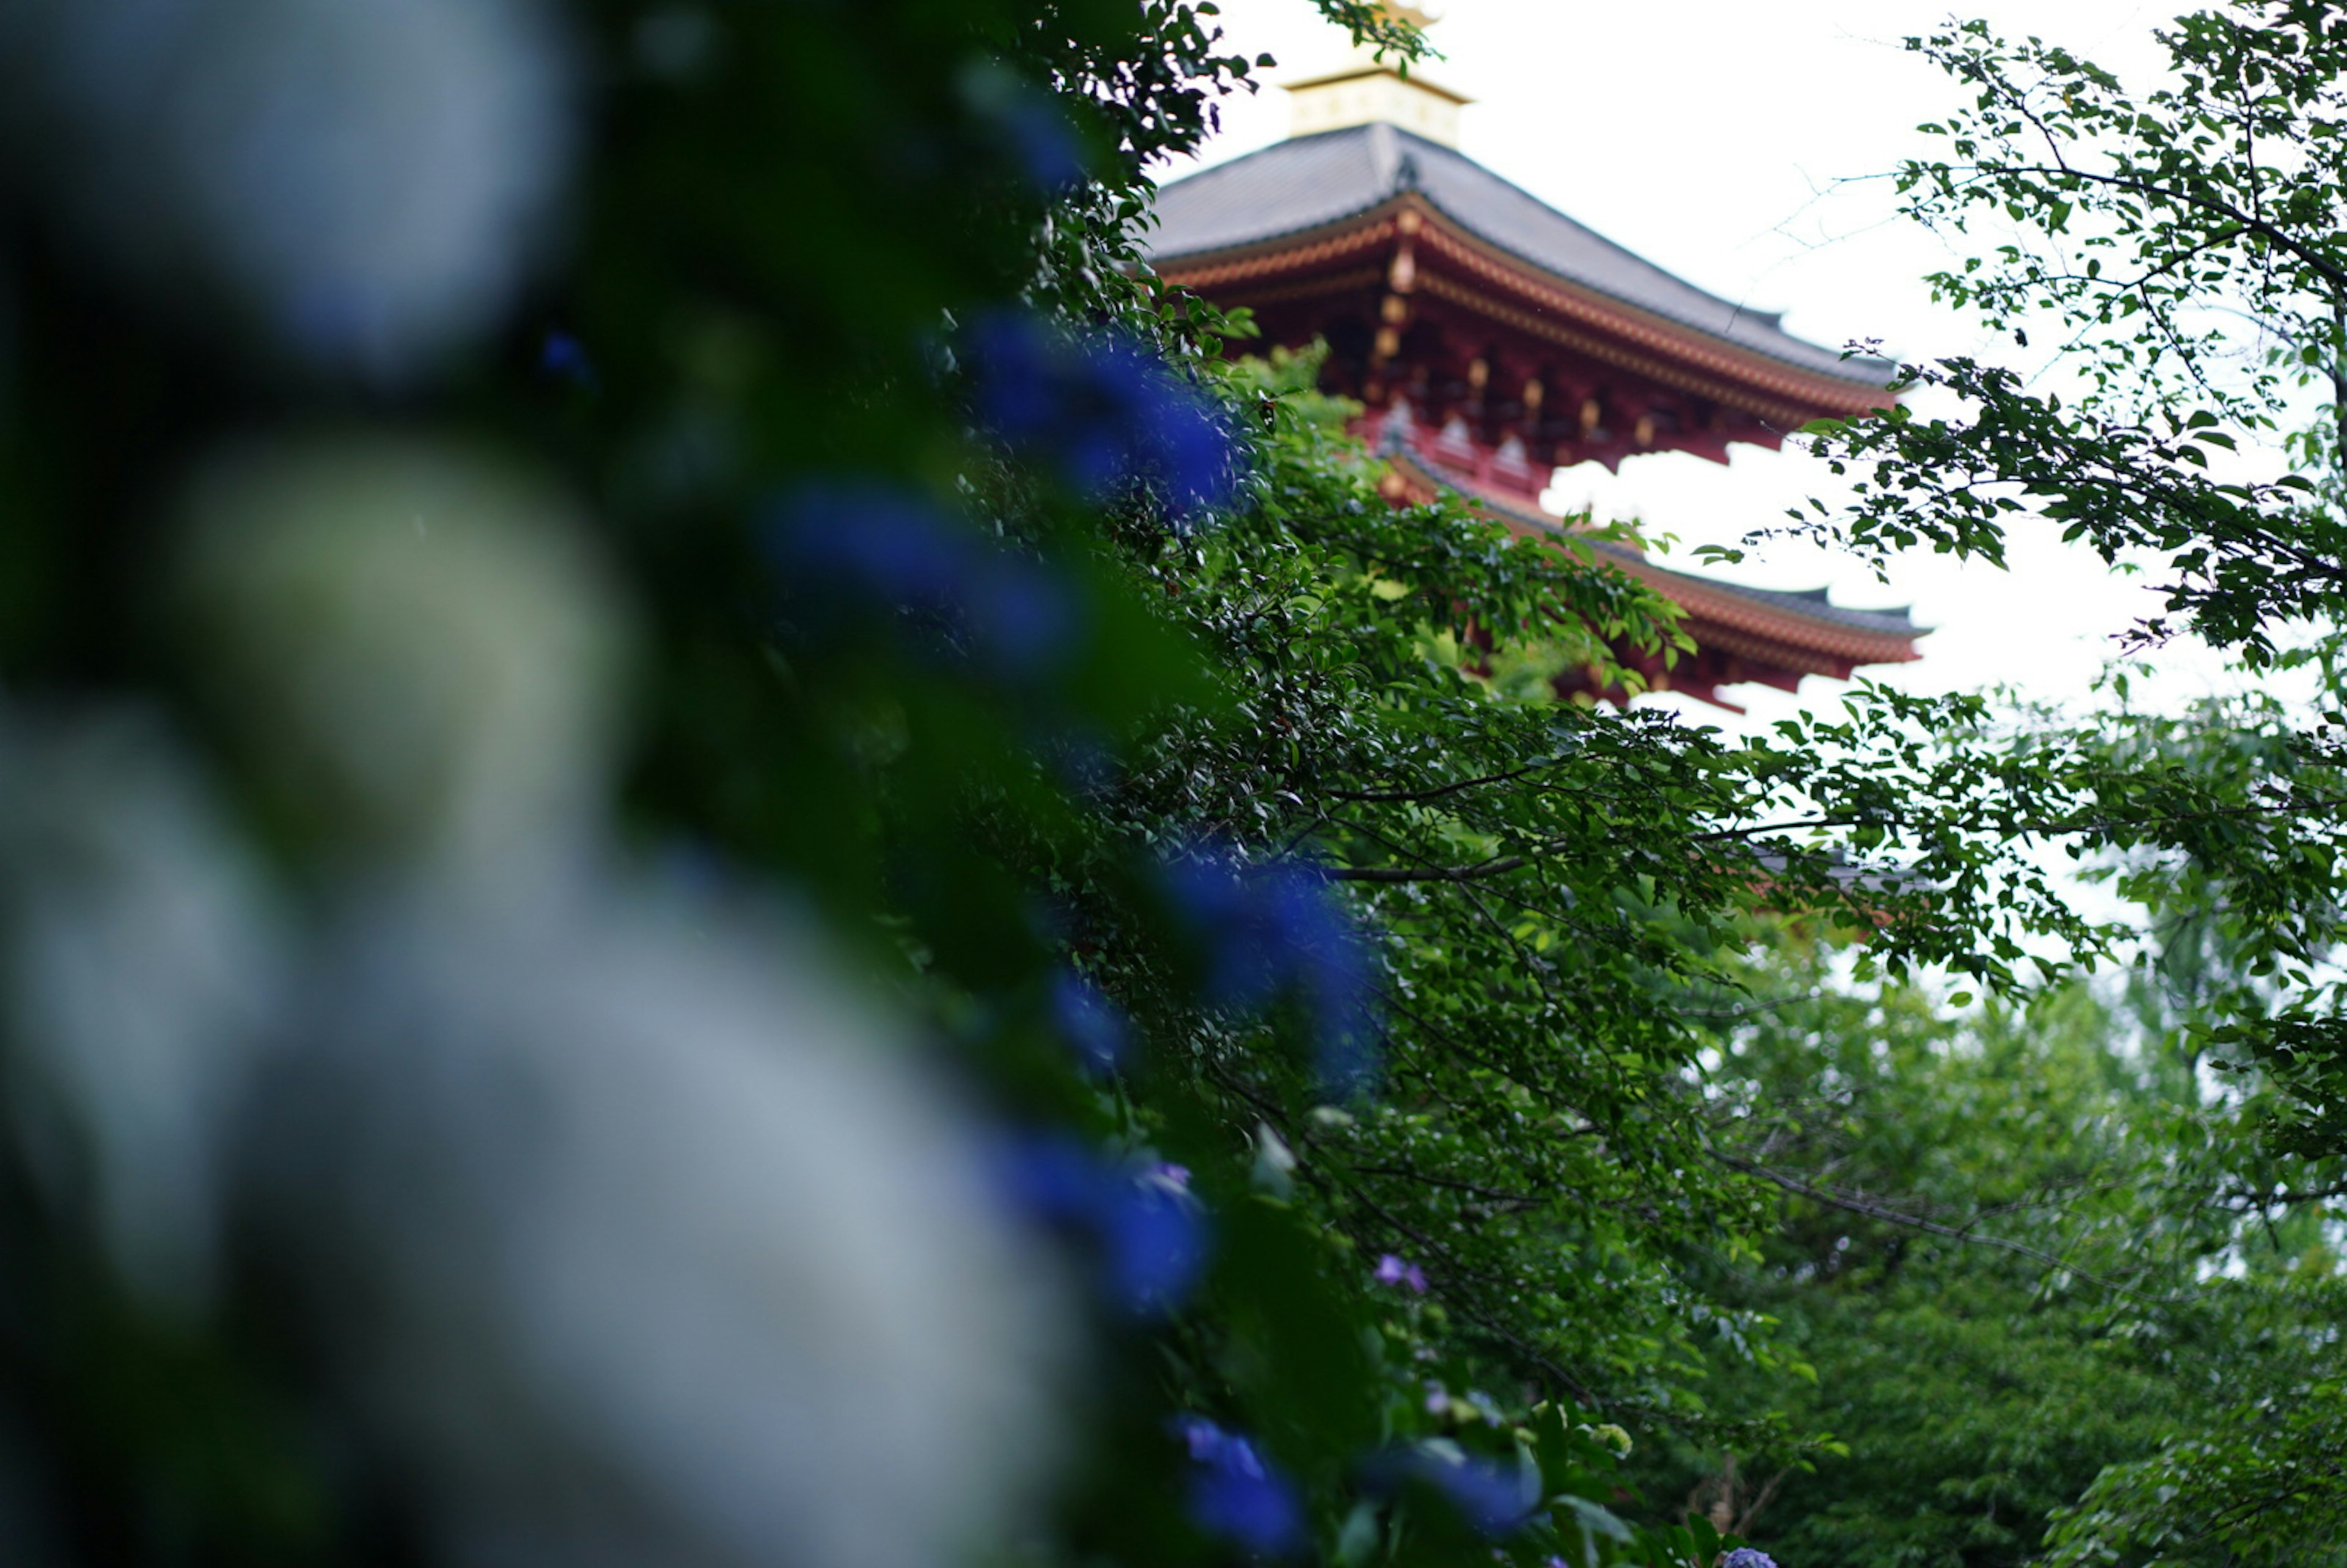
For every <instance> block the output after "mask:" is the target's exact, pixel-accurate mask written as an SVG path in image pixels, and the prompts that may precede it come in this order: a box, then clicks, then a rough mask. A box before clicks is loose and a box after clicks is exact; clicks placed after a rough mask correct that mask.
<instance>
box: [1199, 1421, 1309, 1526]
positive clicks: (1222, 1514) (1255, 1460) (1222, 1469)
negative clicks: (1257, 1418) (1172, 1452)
mask: <svg viewBox="0 0 2347 1568" xmlns="http://www.w3.org/2000/svg"><path fill="white" fill-rule="evenodd" d="M1173 1431H1174V1436H1176V1437H1177V1438H1179V1439H1180V1440H1182V1442H1183V1445H1184V1447H1185V1448H1186V1449H1187V1450H1189V1454H1190V1460H1191V1462H1192V1464H1193V1465H1194V1466H1195V1467H1196V1468H1195V1470H1194V1471H1193V1473H1192V1477H1191V1482H1190V1517H1191V1520H1192V1521H1193V1522H1194V1523H1195V1524H1196V1525H1197V1526H1198V1528H1199V1529H1201V1530H1203V1531H1204V1532H1206V1533H1208V1534H1209V1535H1215V1536H1219V1537H1221V1538H1222V1539H1224V1540H1225V1541H1229V1542H1234V1543H1235V1544H1236V1545H1239V1546H1241V1547H1244V1548H1245V1549H1246V1550H1247V1551H1249V1552H1254V1553H1263V1554H1266V1555H1274V1554H1279V1553H1288V1552H1293V1551H1295V1550H1296V1548H1297V1547H1298V1546H1301V1545H1302V1544H1303V1543H1304V1507H1303V1503H1302V1501H1301V1500H1300V1499H1298V1497H1297V1496H1296V1489H1295V1488H1294V1487H1293V1486H1292V1485H1290V1484H1289V1483H1288V1481H1287V1479H1286V1477H1285V1476H1283V1475H1281V1474H1280V1473H1279V1472H1278V1471H1277V1470H1276V1469H1275V1468H1274V1467H1272V1466H1271V1465H1270V1464H1268V1463H1266V1461H1265V1460H1264V1459H1263V1456H1262V1455H1260V1454H1258V1453H1257V1452H1256V1451H1255V1445H1254V1444H1253V1443H1251V1442H1249V1441H1248V1440H1246V1439H1245V1438H1242V1437H1238V1436H1236V1435H1235V1434H1233V1433H1230V1432H1226V1431H1225V1430H1223V1429H1222V1428H1220V1427H1218V1426H1216V1425H1215V1424H1214V1422H1212V1421H1210V1420H1207V1419H1205V1418H1204V1417H1203V1416H1184V1417H1182V1418H1180V1419H1177V1420H1176V1421H1175V1422H1174V1423H1173Z"/></svg>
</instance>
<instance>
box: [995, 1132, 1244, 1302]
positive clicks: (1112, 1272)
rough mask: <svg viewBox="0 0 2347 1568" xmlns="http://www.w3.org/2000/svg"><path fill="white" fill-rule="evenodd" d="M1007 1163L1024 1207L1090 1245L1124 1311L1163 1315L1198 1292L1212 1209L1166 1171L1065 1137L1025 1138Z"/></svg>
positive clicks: (1105, 1284) (1007, 1171) (1102, 1275)
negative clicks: (1109, 1156)
mask: <svg viewBox="0 0 2347 1568" xmlns="http://www.w3.org/2000/svg"><path fill="white" fill-rule="evenodd" d="M1185 1174H1186V1173H1185ZM1005 1177H1006V1181H1007V1184H1008V1185H1009V1187H1010V1194H1011V1196H1012V1198H1013V1199H1014V1201H1015V1202H1016V1203H1017V1204H1019V1206H1020V1207H1021V1208H1023V1209H1025V1210H1026V1211H1027V1212H1028V1213H1030V1214H1033V1215H1034V1216H1035V1217H1036V1218H1038V1219H1040V1220H1042V1221H1044V1222H1045V1223H1046V1224H1050V1225H1059V1226H1061V1227H1064V1228H1066V1229H1068V1230H1071V1231H1073V1232H1075V1233H1077V1234H1078V1235H1081V1237H1082V1238H1083V1239H1084V1240H1085V1241H1086V1242H1087V1243H1088V1244H1089V1245H1090V1247H1091V1249H1092V1252H1093V1254H1094V1255H1096V1257H1097V1259H1098V1266H1099V1270H1100V1282H1101V1286H1102V1290H1103V1291H1104V1292H1105V1293H1106V1294H1107V1296H1108V1297H1109V1299H1110V1300H1112V1301H1113V1302H1114V1303H1115V1304H1116V1305H1117V1306H1118V1307H1121V1308H1122V1310H1124V1311H1126V1312H1129V1313H1132V1314H1133V1315H1135V1316H1137V1317H1158V1316H1162V1315H1163V1314H1164V1313H1167V1312H1171V1311H1172V1310H1173V1309H1174V1308H1175V1307H1179V1306H1180V1305H1181V1304H1182V1302H1183V1301H1184V1299H1185V1298H1186V1297H1187V1296H1189V1294H1190V1293H1191V1291H1193V1290H1194V1289H1195V1288H1196V1287H1197V1284H1198V1280H1199V1278H1200V1277H1201V1276H1203V1275H1204V1273H1205V1268H1206V1260H1207V1256H1208V1250H1209V1249H1208V1245H1207V1243H1208V1237H1207V1233H1206V1216H1205V1211H1204V1209H1203V1208H1202V1207H1201V1206H1200V1205H1199V1204H1198V1201H1197V1199H1195V1198H1194V1197H1192V1196H1191V1195H1190V1194H1189V1193H1188V1191H1187V1190H1186V1189H1185V1188H1184V1185H1183V1184H1180V1183H1177V1182H1173V1181H1172V1180H1169V1179H1167V1178H1166V1177H1165V1176H1164V1175H1163V1167H1162V1166H1150V1167H1144V1168H1141V1169H1135V1168H1134V1167H1133V1166H1131V1165H1129V1164H1122V1163H1112V1162H1110V1161H1108V1160H1105V1159H1102V1157H1101V1156H1100V1155H1099V1154H1096V1153H1093V1152H1092V1150H1090V1149H1088V1148H1086V1147H1084V1145H1083V1144H1082V1143H1079V1142H1078V1141H1077V1140H1076V1139H1074V1138H1072V1137H1070V1136H1067V1135H1065V1134H1053V1135H1051V1136H1046V1137H1040V1138H1031V1139H1026V1140H1022V1141H1020V1142H1019V1143H1015V1144H1013V1145H1012V1146H1011V1147H1010V1150H1009V1152H1008V1157H1007V1159H1006V1160H1005Z"/></svg>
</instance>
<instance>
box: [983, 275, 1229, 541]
mask: <svg viewBox="0 0 2347 1568" xmlns="http://www.w3.org/2000/svg"><path fill="white" fill-rule="evenodd" d="M968 347H969V353H968V363H969V368H970V385H971V391H972V394H973V401H974V405H975V412H976V414H977V416H978V421H979V424H980V425H984V426H985V427H986V428H987V429H989V430H991V431H992V432H993V433H994V434H995V435H997V436H1000V437H1001V438H1002V440H1003V441H1004V442H1005V443H1006V444H1007V445H1009V446H1010V447H1011V448H1012V449H1013V450H1015V451H1018V452H1020V453H1021V454H1023V455H1025V456H1030V457H1032V458H1034V459H1035V460H1037V461H1039V462H1040V463H1042V464H1043V465H1044V466H1047V467H1049V468H1051V470H1052V471H1053V472H1054V473H1056V474H1057V475H1058V476H1059V477H1060V479H1061V482H1062V483H1064V484H1066V485H1067V486H1068V487H1070V488H1071V489H1073V490H1075V491H1076V492H1077V493H1078V494H1080V495H1082V496H1085V497H1089V498H1092V499H1094V500H1098V499H1102V498H1104V497H1107V496H1110V495H1112V494H1114V493H1116V492H1118V491H1120V490H1122V489H1125V488H1127V487H1133V486H1136V485H1138V486H1143V487H1146V488H1148V489H1150V490H1151V491H1153V493H1155V494H1156V495H1157V496H1158V497H1160V498H1161V499H1162V500H1163V502H1164V504H1165V506H1166V507H1167V508H1168V510H1170V511H1171V512H1172V513H1173V516H1174V517H1175V518H1177V519H1178V520H1181V521H1184V522H1186V521H1189V520H1191V519H1193V518H1195V517H1196V516H1197V515H1198V514H1199V513H1201V512H1204V511H1207V510H1210V509H1212V508H1213V507H1215V506H1218V505H1220V504H1221V503H1222V502H1223V501H1225V500H1226V499H1227V498H1228V497H1229V495H1230V492H1231V489H1232V487H1233V484H1234V481H1235V477H1236V476H1235V463H1236V457H1235V449H1234V447H1233V445H1232V442H1231V439H1230V436H1229V433H1228V432H1227V431H1225V429H1224V428H1223V425H1222V422H1221V421H1220V419H1219V418H1218V417H1217V416H1216V415H1215V412H1214V409H1213V408H1212V407H1211V406H1210V405H1208V404H1207V403H1206V401H1205V400H1204V398H1202V397H1201V396H1199V395H1198V394H1197V393H1196V392H1195V391H1194V390H1192V389H1191V388H1190V387H1188V386H1186V385H1184V384H1183V383H1182V382H1181V380H1180V379H1179V378H1178V377H1176V376H1175V375H1174V374H1173V372H1172V371H1171V370H1169V369H1168V368H1167V367H1166V366H1165V364H1164V363H1163V361H1161V360H1159V359H1158V358H1157V357H1156V356H1155V355H1153V354H1151V353H1150V352H1149V351H1148V350H1146V349H1145V348H1143V347H1142V346H1141V345H1140V344H1139V343H1133V342H1132V341H1130V340H1127V339H1122V338H1101V339H1095V340H1079V339H1074V338H1070V337H1067V336H1065V335H1063V334H1061V333H1053V332H1051V331H1049V330H1048V329H1046V328H1045V327H1044V326H1043V325H1042V324H1041V323H1038V322H1036V321H1035V320H1033V319H1032V318H1030V317H1027V316H1018V315H994V316H989V317H986V318H985V319H983V320H981V321H979V322H977V323H974V324H973V325H972V326H971V327H970V329H969V344H968Z"/></svg>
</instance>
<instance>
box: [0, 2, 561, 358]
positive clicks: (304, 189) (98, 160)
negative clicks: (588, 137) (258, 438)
mask: <svg viewBox="0 0 2347 1568" xmlns="http://www.w3.org/2000/svg"><path fill="white" fill-rule="evenodd" d="M570 74H571V73H570V70H569V56H568V53H567V51H566V50H565V49H564V47H563V46H562V44H561V40H560V38H559V35H558V33H557V32H556V30H555V29H554V27H553V26H552V23H551V18H550V16H549V15H548V13H547V11H546V10H545V9H544V7H543V6H542V5H539V4H538V3H536V0H333V3H331V4H322V3H320V0H0V132H5V137H6V139H7V140H8V141H10V142H13V143H14V146H13V148H11V149H0V151H5V159H0V161H5V162H7V163H13V164H15V165H16V166H17V168H18V169H19V172H20V178H23V179H27V180H29V181H30V182H31V183H32V184H33V185H35V186H36V188H38V189H39V190H42V191H43V193H44V194H45V195H46V198H47V200H48V202H49V204H50V206H51V207H52V209H53V210H56V211H57V212H58V213H59V214H60V215H61V216H62V217H63V218H64V219H65V220H66V221H67V222H68V223H69V224H71V225H73V226H74V228H75V230H76V231H77V234H78V235H79V237H80V238H81V239H83V240H84V241H86V242H89V243H93V244H95V245H96V246H97V248H98V250H99V251H100V252H101V253H102V254H104V255H105V256H107V257H108V259H110V261H112V262H113V263H114V264H115V267H116V269H117V271H118V272H121V273H123V274H124V275H126V276H127V277H128V278H129V279H130V280H131V281H133V282H136V283H138V284H139V285H141V286H143V287H144V288H146V289H147V290H149V292H151V293H152V294H154V295H156V296H158V297H159V298H160V299H161V300H162V301H163V302H166V303H168V304H169V305H171V306H174V307H177V308H178V309H179V311H180V312H181V313H183V314H184V315H186V316H187V317H189V318H190V319H192V320H197V321H200V322H205V323H210V321H211V320H212V318H213V317H214V316H215V315H217V314H218V313H220V310H221V309H222V307H225V309H226V311H227V313H228V315H229V319H230V320H231V321H232V322H233V323H235V324H237V325H239V326H241V327H243V328H245V329H248V330H256V331H258V332H259V333H261V334H262V336H263V338H264V339H265V340H266V341H268V342H270V343H272V345H273V347H274V349H275V350H276V351H278V352H279V353H281V354H291V355H292V357H293V358H295V359H296V360H299V361H302V362H306V363H308V364H312V365H313V366H316V367H319V368H322V369H325V370H329V371H336V372H347V373H355V374H360V375H362V376H364V377H366V378H369V379H374V380H378V381H397V380H401V379H405V378H407V377H410V376H412V375H413V374H415V373H417V372H418V371H420V370H423V369H425V368H428V367H429V365H430V364H431V363H432V362H433V361H434V360H435V359H436V358H437V357H438V356H439V355H441V354H443V353H445V352H446V351H447V350H448V349H450V348H451V347H453V346H456V345H457V344H458V343H461V342H462V341H463V340H465V339H466V338H467V337H469V336H471V335H473V334H475V333H479V332H481V331H482V330H484V329H485V328H487V327H489V326H491V325H492V324H494V323H495V322H496V320H497V316H498V314H499V313H500V312H501V311H502V310H503V309H504V308H505V306H506V305H507V302H509V300H510V297H511V295H512V293H513V291H514V288H515V286H516V284H517V283H518V282H519V281H520V280H521V278H522V277H523V276H524V275H525V273H526V272H527V271H528V266H529V263H530V262H531V261H532V260H533V259H534V257H535V254H536V253H537V252H538V251H539V250H540V249H542V247H543V245H544V243H545V241H546V239H547V227H548V221H549V220H550V218H551V217H552V215H553V209H554V207H555V204H556V202H557V200H558V198H559V194H560V191H561V188H562V184H563V179H564V175H565V172H566V169H567V166H568V164H569V154H570V150H571V144H572V141H573V139H574V127H573V125H572V120H571V116H572V111H573V103H572V92H571V84H570V81H569V77H570Z"/></svg>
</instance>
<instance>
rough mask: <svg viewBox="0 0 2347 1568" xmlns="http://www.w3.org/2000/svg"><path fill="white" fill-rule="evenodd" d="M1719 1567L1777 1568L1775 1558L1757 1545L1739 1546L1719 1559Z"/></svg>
mask: <svg viewBox="0 0 2347 1568" xmlns="http://www.w3.org/2000/svg"><path fill="white" fill-rule="evenodd" d="M1719 1568H1777V1560H1776V1559H1775V1558H1774V1557H1771V1556H1769V1555H1768V1553H1766V1552H1763V1551H1761V1550H1760V1549H1759V1548H1758V1547H1757V1546H1739V1547H1737V1549H1736V1550H1735V1551H1733V1552H1731V1553H1728V1554H1727V1556H1725V1557H1723V1558H1721V1559H1720V1560H1719Z"/></svg>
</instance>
